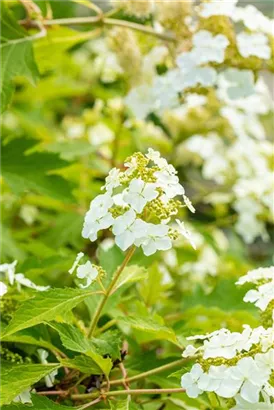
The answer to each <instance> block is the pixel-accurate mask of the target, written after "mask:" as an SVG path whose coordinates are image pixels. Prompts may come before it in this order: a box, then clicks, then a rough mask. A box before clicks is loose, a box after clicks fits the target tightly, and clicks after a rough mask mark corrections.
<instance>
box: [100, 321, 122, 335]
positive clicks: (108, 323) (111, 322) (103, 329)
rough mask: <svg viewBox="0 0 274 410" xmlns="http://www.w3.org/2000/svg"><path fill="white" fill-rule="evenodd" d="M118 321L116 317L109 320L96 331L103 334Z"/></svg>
mask: <svg viewBox="0 0 274 410" xmlns="http://www.w3.org/2000/svg"><path fill="white" fill-rule="evenodd" d="M116 323H117V320H116V319H111V320H109V321H108V322H107V323H106V324H105V325H104V326H102V327H99V329H97V330H96V332H95V334H96V336H97V335H99V334H101V333H102V332H104V331H105V330H107V329H109V328H110V327H112V326H114V325H116Z"/></svg>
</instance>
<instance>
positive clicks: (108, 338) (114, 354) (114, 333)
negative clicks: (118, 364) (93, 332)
mask: <svg viewBox="0 0 274 410" xmlns="http://www.w3.org/2000/svg"><path fill="white" fill-rule="evenodd" d="M92 343H93V345H94V346H95V347H96V348H97V351H98V353H100V354H101V355H102V356H105V355H109V356H111V358H112V359H114V360H115V359H120V357H121V353H120V350H121V347H122V340H121V333H120V332H119V330H109V331H108V332H105V333H103V334H102V335H100V336H99V337H96V338H95V337H93V338H92Z"/></svg>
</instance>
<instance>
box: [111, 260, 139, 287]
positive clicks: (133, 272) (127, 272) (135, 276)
mask: <svg viewBox="0 0 274 410" xmlns="http://www.w3.org/2000/svg"><path fill="white" fill-rule="evenodd" d="M146 277H147V270H146V269H145V268H144V267H143V266H138V265H130V266H127V267H126V268H125V269H124V270H123V272H122V274H121V275H120V277H119V279H118V281H117V283H116V285H115V290H117V289H119V288H120V287H121V286H123V285H125V284H129V283H134V282H138V281H140V280H142V279H144V278H146Z"/></svg>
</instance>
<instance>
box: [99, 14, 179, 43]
mask: <svg viewBox="0 0 274 410" xmlns="http://www.w3.org/2000/svg"><path fill="white" fill-rule="evenodd" d="M103 24H106V25H111V26H121V27H125V28H130V29H132V30H136V31H142V32H143V33H146V34H149V35H151V36H155V37H158V38H160V39H162V40H167V41H175V40H176V38H175V36H173V35H172V34H169V33H158V32H157V31H155V30H154V29H153V28H152V27H149V26H144V25H142V24H137V23H133V22H132V21H126V20H118V19H112V18H104V19H103Z"/></svg>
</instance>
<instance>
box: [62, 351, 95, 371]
mask: <svg viewBox="0 0 274 410" xmlns="http://www.w3.org/2000/svg"><path fill="white" fill-rule="evenodd" d="M60 363H61V364H62V365H63V366H65V367H68V368H69V369H77V370H80V372H82V373H84V374H87V375H89V374H96V375H99V374H102V370H101V368H100V367H99V366H97V364H96V363H95V362H94V360H92V359H91V358H90V357H87V356H83V355H78V356H75V357H74V358H73V359H60Z"/></svg>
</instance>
